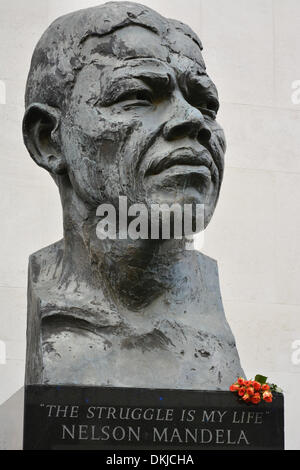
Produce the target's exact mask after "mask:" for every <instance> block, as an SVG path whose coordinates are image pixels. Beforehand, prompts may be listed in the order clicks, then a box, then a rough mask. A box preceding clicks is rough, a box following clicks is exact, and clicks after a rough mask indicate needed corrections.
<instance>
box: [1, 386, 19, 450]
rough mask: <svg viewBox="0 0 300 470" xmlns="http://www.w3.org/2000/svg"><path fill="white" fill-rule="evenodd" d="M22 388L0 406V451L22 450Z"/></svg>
mask: <svg viewBox="0 0 300 470" xmlns="http://www.w3.org/2000/svg"><path fill="white" fill-rule="evenodd" d="M23 408H24V387H22V388H20V390H18V391H17V392H16V393H14V395H12V396H11V397H10V398H9V399H8V400H6V402H4V403H3V404H2V405H1V406H0V450H21V449H22V448H23Z"/></svg>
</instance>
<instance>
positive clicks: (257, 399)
mask: <svg viewBox="0 0 300 470" xmlns="http://www.w3.org/2000/svg"><path fill="white" fill-rule="evenodd" d="M259 402H260V393H254V395H253V396H252V397H251V403H253V404H254V405H257V404H258V403H259Z"/></svg>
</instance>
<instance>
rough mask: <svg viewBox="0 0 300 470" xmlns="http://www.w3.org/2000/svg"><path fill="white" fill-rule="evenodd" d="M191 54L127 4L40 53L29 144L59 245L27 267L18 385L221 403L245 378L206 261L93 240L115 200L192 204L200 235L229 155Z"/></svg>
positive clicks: (171, 29)
mask: <svg viewBox="0 0 300 470" xmlns="http://www.w3.org/2000/svg"><path fill="white" fill-rule="evenodd" d="M201 50H202V45H201V42H200V40H199V39H198V37H197V36H196V35H195V33H194V32H193V31H192V30H191V29H190V28H189V27H188V26H186V25H184V24H182V23H180V22H179V21H175V20H169V19H166V18H164V17H162V16H161V15H159V14H158V13H156V12H154V11H153V10H151V9H150V8H148V7H145V6H143V5H139V4H136V3H131V2H110V3H106V4H105V5H101V6H99V7H94V8H89V9H86V10H80V11H78V12H74V13H71V14H69V15H66V16H64V17H61V18H59V19H58V20H56V21H55V22H54V23H53V24H52V25H51V26H50V27H49V28H48V29H47V31H46V32H45V33H44V35H43V36H42V38H41V39H40V41H39V43H38V44H37V46H36V49H35V51H34V54H33V58H32V62H31V67H30V72H29V76H28V81H27V87H26V112H25V117H24V123H23V133H24V141H25V144H26V146H27V148H28V151H29V153H30V155H31V156H32V158H33V159H34V160H35V162H36V163H37V164H38V165H40V166H41V167H43V168H45V169H46V170H47V171H48V172H49V173H50V174H51V176H52V177H53V179H54V181H55V183H56V184H57V186H58V189H59V192H60V197H61V201H62V208H63V220H64V238H63V240H61V241H59V242H57V243H55V244H54V245H51V246H50V247H47V248H44V249H42V250H40V251H38V252H37V253H35V254H33V255H32V256H31V258H30V263H29V290H28V330H27V366H26V383H28V384H29V383H44V384H47V383H50V384H58V383H63V384H67V383H68V384H94V385H111V386H128V387H160V388H185V389H207V390H217V389H220V390H226V389H228V387H229V385H230V384H231V383H232V382H233V380H234V379H235V378H236V377H237V376H239V375H242V374H243V371H242V369H241V366H240V361H239V357H238V353H237V349H236V345H235V341H234V337H233V335H232V332H231V330H230V328H229V326H228V323H227V321H226V319H225V315H224V311H223V306H222V300H221V295H220V291H219V281H218V272H217V265H216V262H215V261H214V260H212V259H210V258H208V257H207V256H204V255H202V254H201V253H198V252H196V251H190V250H185V239H184V238H182V239H176V238H175V237H171V238H170V239H169V240H166V239H163V238H162V237H160V236H158V237H157V238H156V239H151V238H148V239H141V238H140V239H137V240H133V239H128V238H127V239H123V238H120V237H116V238H115V239H113V238H107V239H100V238H99V237H98V236H97V230H96V227H97V223H98V222H99V217H98V215H97V208H98V206H99V205H101V204H110V205H112V206H113V207H114V208H115V209H116V211H117V212H118V211H119V198H120V197H124V196H126V198H127V201H128V204H129V205H132V204H136V203H140V204H144V205H145V207H148V208H150V206H151V204H172V203H176V204H179V206H181V207H183V206H184V205H185V204H191V205H195V204H202V205H203V206H204V226H207V224H208V223H209V221H210V219H211V217H212V215H213V212H214V209H215V207H216V204H217V200H218V196H219V191H220V186H221V182H222V176H223V166H224V153H225V147H226V146H225V137H224V133H223V131H222V128H221V127H220V125H219V124H218V123H217V121H216V115H217V112H218V107H219V101H218V94H217V90H216V87H215V85H214V84H213V82H212V81H211V79H210V78H209V76H208V75H207V72H206V68H205V64H204V61H203V57H202V54H201ZM194 222H195V221H194Z"/></svg>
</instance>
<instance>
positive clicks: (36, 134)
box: [23, 103, 66, 175]
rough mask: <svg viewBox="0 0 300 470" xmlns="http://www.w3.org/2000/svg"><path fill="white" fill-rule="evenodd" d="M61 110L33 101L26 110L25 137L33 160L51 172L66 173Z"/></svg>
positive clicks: (24, 120) (24, 121)
mask: <svg viewBox="0 0 300 470" xmlns="http://www.w3.org/2000/svg"><path fill="white" fill-rule="evenodd" d="M59 123H60V111H59V110H58V109H56V108H53V107H51V106H47V105H45V104H40V103H33V104H31V105H30V106H29V107H28V108H27V109H26V111H25V115H24V119H23V138H24V143H25V145H26V147H27V150H28V152H29V153H30V155H31V157H32V158H33V160H34V161H35V162H36V163H37V164H38V165H39V166H41V167H43V168H45V169H46V170H48V171H49V172H50V173H53V174H56V175H61V174H64V173H66V163H65V159H64V156H63V155H62V152H61V143H60V137H59Z"/></svg>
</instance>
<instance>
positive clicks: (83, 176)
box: [61, 26, 225, 225]
mask: <svg viewBox="0 0 300 470" xmlns="http://www.w3.org/2000/svg"><path fill="white" fill-rule="evenodd" d="M174 35H175V33H174ZM172 39H174V40H177V41H180V44H182V48H181V49H182V55H178V54H177V53H174V52H172V51H171V50H170V47H169V46H168V45H167V44H166V45H162V44H161V38H160V37H159V36H158V35H156V34H154V33H153V32H151V31H149V30H147V29H146V28H143V27H140V26H128V27H126V28H123V29H120V30H118V31H116V32H115V33H113V34H110V35H108V36H105V37H103V38H99V37H90V38H88V39H87V40H86V41H85V43H84V46H83V52H82V54H83V56H84V57H85V62H86V64H85V65H84V67H83V68H82V69H81V70H80V71H79V72H78V75H77V78H76V83H75V86H74V89H73V93H72V97H71V100H70V102H69V105H68V107H67V109H66V110H65V113H64V115H63V117H62V120H61V139H62V146H63V149H62V151H63V154H64V156H65V159H66V163H67V168H68V173H69V177H70V180H71V183H72V185H73V187H74V189H75V191H76V192H77V194H79V196H80V197H81V198H82V199H83V200H85V201H86V202H87V203H88V204H89V205H90V206H91V207H94V206H95V207H96V206H98V205H99V204H100V203H103V202H109V203H112V204H114V205H115V207H118V197H119V196H120V195H122V196H127V198H128V203H129V204H132V203H144V204H146V205H147V206H149V204H151V203H159V204H162V203H168V204H172V203H174V202H176V203H179V204H181V205H183V204H188V203H192V204H195V203H198V204H205V216H206V217H205V225H207V223H208V222H209V220H210V218H211V216H212V214H213V211H214V209H215V206H216V203H217V199H218V194H219V190H220V185H221V180H222V174H223V157H224V152H225V138H224V134H223V131H222V129H221V127H220V126H219V125H218V123H217V122H216V114H217V111H218V107H219V103H218V95H217V90H216V87H215V86H214V84H213V82H212V81H211V80H210V78H209V77H208V75H207V74H206V71H205V65H204V62H203V58H202V55H201V51H200V48H199V46H198V45H197V44H196V43H195V42H194V41H193V40H192V39H190V38H189V37H187V36H185V35H184V34H182V33H179V32H178V37H174V38H172Z"/></svg>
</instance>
